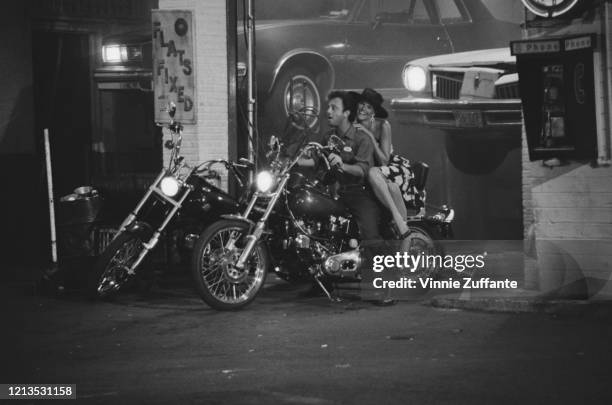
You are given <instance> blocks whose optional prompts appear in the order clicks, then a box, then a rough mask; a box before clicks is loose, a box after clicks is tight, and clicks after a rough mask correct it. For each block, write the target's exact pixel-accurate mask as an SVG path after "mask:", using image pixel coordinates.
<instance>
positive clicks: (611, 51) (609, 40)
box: [596, 0, 612, 166]
mask: <svg viewBox="0 0 612 405" xmlns="http://www.w3.org/2000/svg"><path fill="white" fill-rule="evenodd" d="M610 7H612V6H611V5H610V1H609V0H608V1H606V2H605V4H604V17H603V18H604V21H603V23H604V27H603V28H604V33H603V37H604V42H605V50H606V66H605V78H606V84H607V101H608V103H607V104H608V105H607V107H608V108H607V110H606V111H605V113H606V114H607V118H608V130H607V131H604V132H603V134H602V136H601V137H600V139H598V142H597V145H598V147H597V152H598V153H597V155H598V156H597V163H598V164H600V165H605V166H609V165H610V163H612V162H611V161H610V158H611V152H612V151H611V150H610V138H611V137H612V32H611V31H610V17H611V11H612V10H610ZM596 68H597V67H596Z"/></svg>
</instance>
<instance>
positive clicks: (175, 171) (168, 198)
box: [87, 103, 254, 298]
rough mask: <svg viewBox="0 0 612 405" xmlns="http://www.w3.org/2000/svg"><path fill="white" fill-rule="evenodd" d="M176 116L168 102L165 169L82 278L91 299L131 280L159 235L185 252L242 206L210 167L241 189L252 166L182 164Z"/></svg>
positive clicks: (247, 163) (217, 162)
mask: <svg viewBox="0 0 612 405" xmlns="http://www.w3.org/2000/svg"><path fill="white" fill-rule="evenodd" d="M175 112H176V106H175V105H174V104H173V103H171V104H170V105H169V107H168V113H169V115H170V122H169V124H168V125H167V129H168V131H169V133H170V138H171V139H170V140H168V141H166V142H165V144H164V146H165V148H167V149H170V150H171V152H170V159H169V163H168V167H166V168H162V170H161V172H160V173H159V175H158V176H157V178H156V179H155V181H154V182H153V183H152V184H151V185H150V186H149V188H148V190H147V192H146V193H145V195H144V196H143V197H142V199H141V200H140V201H139V202H138V204H137V205H136V208H135V209H134V210H133V211H132V212H131V213H130V214H129V215H128V216H127V217H126V218H125V219H124V220H123V222H122V223H121V225H120V226H119V230H118V232H117V233H116V234H115V235H114V237H113V239H112V240H111V241H110V243H109V244H108V245H107V247H106V248H105V249H104V251H103V252H102V254H101V255H100V257H99V259H98V260H97V263H96V264H95V266H94V268H93V271H92V272H91V273H90V274H89V276H88V280H87V290H88V292H89V294H90V295H91V296H92V297H93V298H110V297H112V296H113V295H114V294H116V293H117V292H118V291H119V290H120V289H121V288H123V287H124V286H125V285H126V284H127V283H128V282H129V281H130V280H133V279H134V276H135V275H136V271H137V269H138V268H139V267H140V266H142V263H143V261H144V260H145V258H146V257H147V255H148V254H149V253H150V252H151V251H152V250H153V249H154V248H155V246H156V245H157V244H158V242H159V241H160V239H161V238H162V237H163V236H164V235H173V237H174V238H176V241H177V245H178V246H177V247H178V249H179V250H182V251H190V250H191V248H193V245H194V244H195V240H196V239H197V237H198V235H199V233H200V232H201V231H202V230H203V229H204V228H206V226H207V225H209V224H211V223H212V222H214V221H216V220H217V219H218V218H219V216H220V215H222V214H228V213H234V212H238V211H239V209H240V207H241V205H240V202H239V201H238V200H236V199H234V198H233V197H232V196H230V195H229V194H228V193H226V192H225V191H223V190H222V189H221V188H220V182H221V174H220V173H219V171H218V170H216V169H215V168H218V167H219V166H223V167H224V168H225V169H226V170H227V172H228V173H231V174H232V175H233V176H234V178H235V179H236V180H237V183H238V185H239V187H241V188H242V187H244V185H245V183H246V182H247V179H248V177H249V173H250V172H251V171H252V170H253V168H254V165H253V164H252V163H251V162H250V161H248V160H246V159H241V160H240V161H239V163H235V162H230V161H227V160H224V159H216V160H209V161H206V162H203V163H201V164H198V165H196V166H193V167H192V166H190V165H189V164H187V163H186V162H185V158H184V157H183V156H181V143H182V130H183V126H182V125H181V124H180V122H177V121H175V120H174V115H175ZM158 125H160V126H161V124H158ZM177 235H178V236H177ZM187 256H188V255H187Z"/></svg>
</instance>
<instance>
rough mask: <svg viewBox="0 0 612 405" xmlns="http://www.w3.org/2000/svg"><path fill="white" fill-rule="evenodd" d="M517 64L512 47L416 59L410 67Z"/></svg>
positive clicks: (410, 63)
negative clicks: (511, 51) (512, 53)
mask: <svg viewBox="0 0 612 405" xmlns="http://www.w3.org/2000/svg"><path fill="white" fill-rule="evenodd" d="M515 63H516V58H515V57H514V56H512V55H510V47H509V46H508V47H504V48H494V49H480V50H478V51H468V52H458V53H449V54H444V55H438V56H430V57H427V58H421V59H415V60H413V61H411V62H409V63H408V64H409V65H420V66H429V67H470V66H489V65H499V64H511V65H514V64H515Z"/></svg>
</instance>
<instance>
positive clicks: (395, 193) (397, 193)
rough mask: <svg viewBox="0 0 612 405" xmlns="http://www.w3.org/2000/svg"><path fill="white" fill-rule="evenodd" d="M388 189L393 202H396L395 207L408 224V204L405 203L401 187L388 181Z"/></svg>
mask: <svg viewBox="0 0 612 405" xmlns="http://www.w3.org/2000/svg"><path fill="white" fill-rule="evenodd" d="M387 187H388V188H389V192H390V193H391V197H392V198H393V202H395V207H396V208H397V210H398V211H399V213H400V215H401V216H402V219H403V220H404V222H406V219H408V211H407V210H406V203H405V202H404V197H402V190H401V189H400V186H399V185H398V184H397V183H393V182H389V181H388V182H387Z"/></svg>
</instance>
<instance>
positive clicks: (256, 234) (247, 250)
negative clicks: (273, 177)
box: [235, 174, 289, 270]
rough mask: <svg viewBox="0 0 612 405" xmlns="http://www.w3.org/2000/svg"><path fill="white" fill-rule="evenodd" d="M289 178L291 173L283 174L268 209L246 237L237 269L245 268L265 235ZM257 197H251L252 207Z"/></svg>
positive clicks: (250, 204)
mask: <svg viewBox="0 0 612 405" xmlns="http://www.w3.org/2000/svg"><path fill="white" fill-rule="evenodd" d="M288 180H289V174H286V175H285V176H283V178H282V179H281V181H280V183H279V185H278V186H277V188H276V192H274V193H273V194H272V198H271V199H270V201H269V202H268V206H267V207H266V211H265V212H264V214H263V215H262V217H261V218H260V219H259V221H258V222H257V225H255V229H254V230H253V231H252V232H251V233H250V234H249V235H247V237H246V239H247V244H246V246H245V247H244V250H243V251H242V253H241V254H240V257H239V258H238V261H237V262H236V264H235V266H236V268H237V269H240V270H242V269H244V266H245V263H246V261H247V259H248V258H249V256H250V254H251V252H252V251H253V248H254V247H255V245H256V244H257V242H258V241H259V239H260V238H261V235H263V233H264V231H265V228H266V223H267V222H268V217H269V216H270V214H271V213H272V210H273V209H274V207H275V206H276V202H277V201H278V199H279V197H280V196H281V194H282V192H283V190H284V189H285V185H286V184H287V181H288ZM257 198H258V194H257V193H255V194H254V195H253V197H252V199H251V202H250V203H249V207H251V208H252V207H253V206H254V205H255V201H256V200H257Z"/></svg>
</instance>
